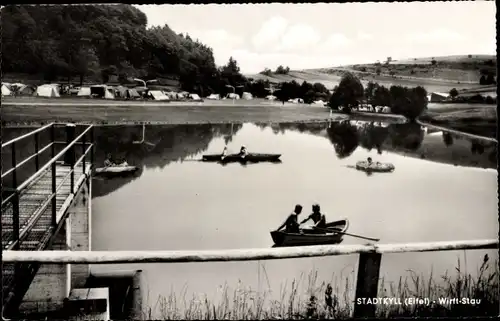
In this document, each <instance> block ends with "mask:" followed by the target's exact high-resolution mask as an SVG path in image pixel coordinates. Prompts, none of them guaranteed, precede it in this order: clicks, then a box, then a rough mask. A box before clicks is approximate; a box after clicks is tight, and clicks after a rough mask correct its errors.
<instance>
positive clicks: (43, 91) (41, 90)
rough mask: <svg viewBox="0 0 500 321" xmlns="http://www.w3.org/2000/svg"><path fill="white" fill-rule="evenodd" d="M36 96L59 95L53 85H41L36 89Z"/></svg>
mask: <svg viewBox="0 0 500 321" xmlns="http://www.w3.org/2000/svg"><path fill="white" fill-rule="evenodd" d="M36 96H38V97H61V96H60V95H59V92H58V91H57V87H56V86H54V85H41V86H38V88H37V89H36Z"/></svg>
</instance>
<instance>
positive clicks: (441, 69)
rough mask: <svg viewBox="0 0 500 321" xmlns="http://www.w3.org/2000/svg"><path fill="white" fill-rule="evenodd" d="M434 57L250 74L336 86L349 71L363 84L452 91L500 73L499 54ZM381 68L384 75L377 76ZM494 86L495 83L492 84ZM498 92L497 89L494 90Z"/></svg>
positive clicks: (272, 79)
mask: <svg viewBox="0 0 500 321" xmlns="http://www.w3.org/2000/svg"><path fill="white" fill-rule="evenodd" d="M432 58H433V57H430V58H414V59H409V60H404V61H402V60H401V61H391V62H390V63H389V64H385V63H382V64H375V63H374V64H363V65H361V64H360V65H351V66H342V67H332V68H318V69H310V70H301V71H295V70H292V71H290V73H289V74H288V75H276V74H271V75H270V76H266V75H262V74H257V75H250V76H249V77H252V78H254V79H267V80H269V81H270V82H271V83H278V82H282V81H291V80H296V81H298V82H302V81H304V80H305V81H307V82H320V83H323V84H324V85H325V86H326V87H327V88H329V89H332V88H333V87H334V86H336V85H338V83H339V82H340V79H341V77H342V75H343V74H344V73H345V72H346V71H349V72H352V73H354V74H356V75H357V76H358V77H359V78H360V79H361V81H362V82H363V84H366V83H368V82H369V81H375V82H378V83H379V84H381V85H384V86H392V85H401V86H409V87H415V86H423V87H425V88H426V89H427V91H428V92H449V91H450V90H451V89H452V88H456V89H458V90H459V91H460V90H465V89H469V88H471V87H474V88H476V89H477V88H480V87H482V86H480V85H479V78H480V77H481V70H483V71H484V70H487V71H489V72H493V73H495V74H496V56H490V55H473V56H471V57H470V58H469V56H446V57H435V58H434V60H435V61H436V63H435V65H433V64H432V60H433V59H432ZM377 69H380V70H379V71H380V74H379V75H377ZM488 87H491V86H488ZM490 91H495V89H493V90H490Z"/></svg>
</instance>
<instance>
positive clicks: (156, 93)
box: [148, 90, 170, 100]
mask: <svg viewBox="0 0 500 321" xmlns="http://www.w3.org/2000/svg"><path fill="white" fill-rule="evenodd" d="M148 96H149V97H151V98H153V99H154V100H170V99H169V98H168V96H167V95H165V94H164V93H163V92H162V91H161V90H150V91H149V93H148Z"/></svg>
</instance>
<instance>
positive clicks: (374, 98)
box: [329, 72, 428, 121]
mask: <svg viewBox="0 0 500 321" xmlns="http://www.w3.org/2000/svg"><path fill="white" fill-rule="evenodd" d="M427 103H428V99H427V90H426V89H425V88H424V87H422V86H417V87H414V88H408V87H403V86H391V87H389V88H387V87H385V86H383V85H379V84H378V83H375V82H369V83H368V84H367V86H366V88H364V87H363V84H362V83H361V81H360V80H359V78H358V77H356V76H355V75H353V74H352V73H349V72H346V73H345V74H344V75H343V76H342V79H341V80H340V83H339V85H338V86H336V87H335V88H334V89H333V94H332V95H331V97H330V101H329V106H330V108H332V109H334V110H341V111H342V112H345V113H350V112H351V110H352V109H358V108H359V107H360V105H362V104H369V108H370V109H372V110H374V107H379V106H381V107H384V108H386V107H387V108H390V109H389V110H388V111H384V112H386V113H388V112H390V113H393V114H398V115H402V116H404V117H406V118H408V119H409V120H410V121H414V120H416V119H417V118H418V116H420V115H421V114H422V113H423V112H424V110H425V109H427Z"/></svg>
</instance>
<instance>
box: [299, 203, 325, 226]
mask: <svg viewBox="0 0 500 321" xmlns="http://www.w3.org/2000/svg"><path fill="white" fill-rule="evenodd" d="M309 220H312V221H313V222H314V226H316V227H319V228H326V217H325V215H323V214H322V213H321V208H320V206H319V204H314V205H313V206H312V214H311V215H309V216H308V217H307V218H306V219H304V220H303V221H302V222H300V224H301V225H302V224H304V223H305V222H307V221H309Z"/></svg>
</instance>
